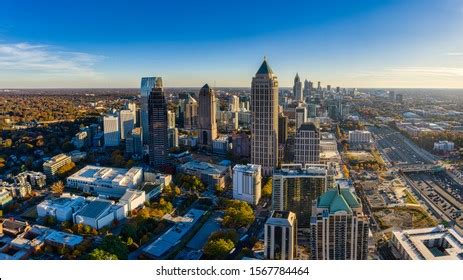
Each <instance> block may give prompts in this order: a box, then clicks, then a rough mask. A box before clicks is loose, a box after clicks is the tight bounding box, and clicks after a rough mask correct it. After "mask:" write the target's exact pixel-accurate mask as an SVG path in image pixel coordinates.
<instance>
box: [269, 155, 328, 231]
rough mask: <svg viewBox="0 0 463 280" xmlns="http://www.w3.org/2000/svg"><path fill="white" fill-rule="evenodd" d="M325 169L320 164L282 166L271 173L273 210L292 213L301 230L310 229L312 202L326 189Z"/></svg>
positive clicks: (326, 172)
mask: <svg viewBox="0 0 463 280" xmlns="http://www.w3.org/2000/svg"><path fill="white" fill-rule="evenodd" d="M327 176H328V171H327V167H326V166H325V165H322V164H314V165H306V166H303V165H302V164H282V165H281V168H279V169H276V170H275V171H274V172H273V192H272V207H273V210H278V211H291V212H294V213H295V214H296V216H297V220H298V221H299V222H298V223H299V226H300V227H301V228H307V229H308V228H309V227H310V216H311V214H312V213H311V211H312V208H311V207H310V206H311V205H312V201H313V200H314V199H316V198H317V197H319V196H320V195H322V194H323V193H324V192H325V191H326V189H327Z"/></svg>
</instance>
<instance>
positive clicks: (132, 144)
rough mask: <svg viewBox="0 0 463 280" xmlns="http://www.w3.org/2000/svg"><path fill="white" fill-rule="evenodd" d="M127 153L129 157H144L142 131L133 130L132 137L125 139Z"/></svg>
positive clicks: (138, 129)
mask: <svg viewBox="0 0 463 280" xmlns="http://www.w3.org/2000/svg"><path fill="white" fill-rule="evenodd" d="M125 153H126V154H128V155H135V156H142V155H143V145H142V142H141V129H140V128H139V127H136V128H134V129H132V132H131V134H130V136H128V137H127V138H126V139H125Z"/></svg>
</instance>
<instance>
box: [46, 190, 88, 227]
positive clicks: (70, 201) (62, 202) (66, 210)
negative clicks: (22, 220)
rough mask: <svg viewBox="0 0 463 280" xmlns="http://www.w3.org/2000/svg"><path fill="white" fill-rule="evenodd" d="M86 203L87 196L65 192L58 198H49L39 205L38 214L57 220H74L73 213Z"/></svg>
mask: <svg viewBox="0 0 463 280" xmlns="http://www.w3.org/2000/svg"><path fill="white" fill-rule="evenodd" d="M84 205H85V198H84V197H81V196H69V195H66V194H63V195H62V196H61V197H60V198H57V199H51V200H49V199H47V200H44V201H42V202H41V203H39V204H38V205H37V215H38V216H39V217H41V218H43V217H46V216H51V217H54V218H55V219H56V220H57V221H59V222H63V221H72V215H73V214H74V213H75V212H77V211H78V210H79V209H81V208H82V207H83V206H84Z"/></svg>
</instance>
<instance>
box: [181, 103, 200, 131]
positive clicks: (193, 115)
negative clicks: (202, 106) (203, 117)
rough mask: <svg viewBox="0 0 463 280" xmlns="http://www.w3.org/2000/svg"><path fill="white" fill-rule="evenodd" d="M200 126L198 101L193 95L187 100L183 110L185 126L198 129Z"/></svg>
mask: <svg viewBox="0 0 463 280" xmlns="http://www.w3.org/2000/svg"><path fill="white" fill-rule="evenodd" d="M197 127H198V101H196V99H194V98H193V97H192V96H191V95H188V99H187V100H185V110H184V111H183V128H185V129H190V130H192V129H196V128H197Z"/></svg>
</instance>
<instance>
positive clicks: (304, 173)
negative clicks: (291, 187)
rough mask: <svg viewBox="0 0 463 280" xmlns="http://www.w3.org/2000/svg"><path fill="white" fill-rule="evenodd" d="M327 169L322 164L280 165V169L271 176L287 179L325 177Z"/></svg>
mask: <svg viewBox="0 0 463 280" xmlns="http://www.w3.org/2000/svg"><path fill="white" fill-rule="evenodd" d="M326 174H327V167H326V165H324V164H306V165H305V166H303V165H302V164H282V165H281V168H279V169H275V170H274V171H273V175H281V176H287V177H325V176H326Z"/></svg>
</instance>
